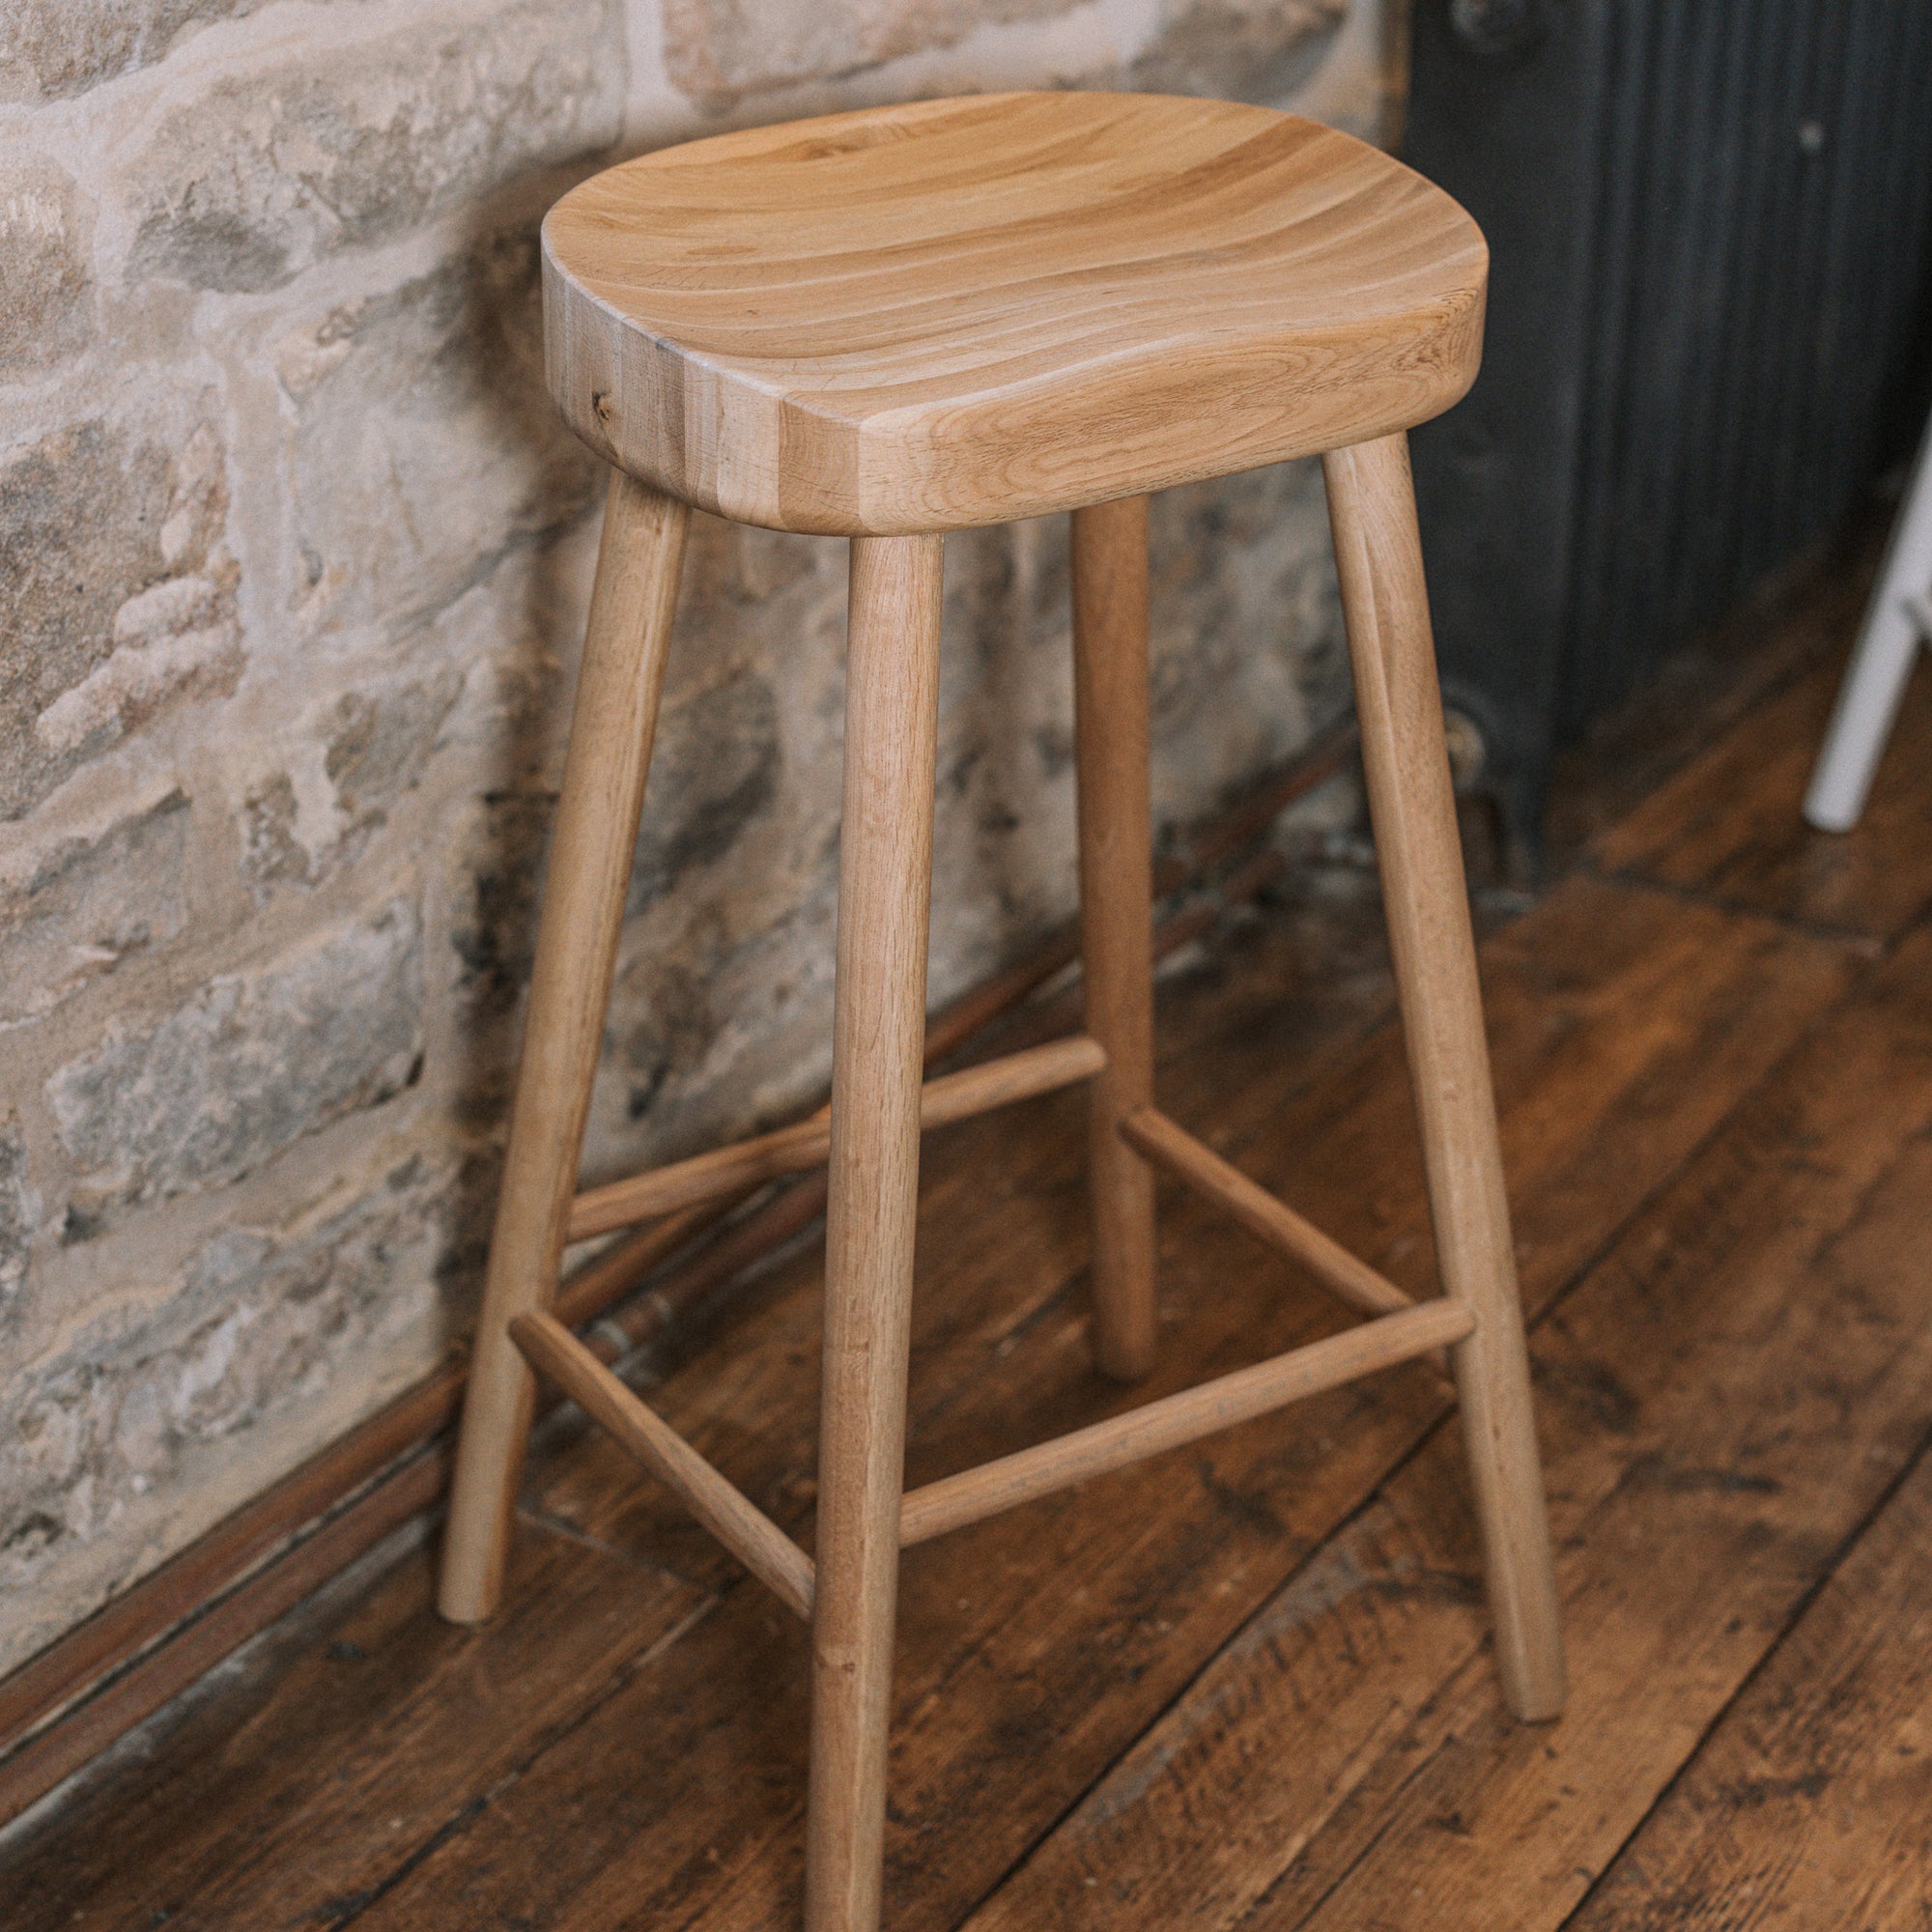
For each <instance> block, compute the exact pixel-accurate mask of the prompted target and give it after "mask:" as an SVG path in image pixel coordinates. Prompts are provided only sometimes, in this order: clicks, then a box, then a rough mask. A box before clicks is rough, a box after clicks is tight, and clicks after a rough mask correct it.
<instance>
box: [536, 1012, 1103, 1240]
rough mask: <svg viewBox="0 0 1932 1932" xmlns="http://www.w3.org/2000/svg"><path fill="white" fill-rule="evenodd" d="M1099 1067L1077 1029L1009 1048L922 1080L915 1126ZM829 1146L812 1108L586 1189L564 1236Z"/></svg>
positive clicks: (1068, 1082)
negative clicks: (788, 1123)
mask: <svg viewBox="0 0 1932 1932" xmlns="http://www.w3.org/2000/svg"><path fill="white" fill-rule="evenodd" d="M1106 1064H1107V1056H1106V1054H1105V1053H1104V1052H1103V1051H1102V1050H1101V1047H1100V1045H1099V1043H1098V1041H1096V1040H1092V1039H1089V1038H1088V1037H1087V1036H1086V1035H1085V1034H1074V1035H1072V1036H1070V1037H1068V1038H1065V1039H1056V1040H1049V1041H1048V1042H1047V1044H1046V1045H1044V1046H1035V1047H1029V1048H1028V1049H1027V1050H1026V1051H1025V1052H1024V1053H1009V1054H1008V1055H1007V1056H1006V1057H1005V1058H1004V1059H1002V1060H989V1061H987V1062H986V1063H985V1065H981V1066H969V1067H967V1068H965V1069H964V1070H963V1071H962V1072H958V1073H948V1074H944V1075H942V1076H941V1077H940V1078H939V1079H937V1080H928V1081H927V1082H926V1083H925V1085H924V1087H923V1088H922V1089H921V1090H920V1099H919V1123H920V1126H921V1127H922V1128H925V1127H943V1126H947V1125H950V1124H951V1123H952V1122H954V1121H964V1120H969V1119H971V1118H972V1116H973V1115H975V1114H983V1113H985V1112H987V1111H988V1110H989V1109H990V1108H993V1107H1004V1106H1008V1105H1009V1104H1010V1103H1011V1102H1013V1101H1015V1100H1028V1099H1031V1098H1032V1097H1033V1096H1034V1095H1035V1094H1051V1093H1052V1092H1054V1090H1055V1089H1056V1088H1061V1087H1070V1086H1072V1085H1073V1084H1074V1082H1075V1081H1079V1080H1091V1079H1092V1078H1093V1077H1094V1074H1096V1073H1097V1072H1099V1071H1100V1069H1101V1068H1102V1067H1103V1066H1105V1065H1106ZM831 1150H832V1122H831V1120H830V1118H829V1117H828V1116H827V1115H825V1114H822V1113H820V1114H814V1115H813V1116H812V1117H811V1119H810V1120H809V1121H801V1122H799V1123H798V1124H797V1125H796V1126H792V1127H781V1128H780V1129H779V1130H778V1131H777V1132H776V1133H771V1134H760V1135H758V1136H757V1138H756V1139H754V1140H748V1141H739V1142H738V1143H737V1144H736V1145H735V1146H732V1147H724V1148H715V1149H713V1150H712V1151H710V1152H708V1153H700V1154H695V1155H694V1156H693V1157H692V1158H691V1159H690V1160H680V1161H677V1162H675V1163H673V1164H672V1165H671V1166H669V1167H659V1168H653V1169H652V1170H651V1172H650V1173H648V1174H635V1175H632V1176H631V1177H630V1178H629V1179H626V1180H613V1181H611V1184H610V1185H609V1186H608V1187H593V1188H591V1189H589V1190H588V1191H587V1192H585V1193H582V1194H580V1195H579V1196H578V1197H577V1198H576V1200H574V1201H573V1202H572V1203H571V1204H570V1223H569V1227H568V1230H567V1233H566V1239H568V1240H572V1241H584V1240H588V1239H589V1238H590V1237H591V1236H593V1235H608V1234H611V1233H612V1232H613V1231H614V1230H616V1229H618V1228H628V1227H631V1226H632V1225H633V1224H634V1223H636V1222H639V1221H648V1220H650V1219H651V1218H652V1217H653V1216H654V1215H658V1214H668V1213H670V1212H672V1211H673V1209H675V1208H690V1207H694V1206H696V1204H697V1203H698V1202H700V1201H714V1200H716V1199H717V1198H718V1197H719V1196H720V1195H725V1194H738V1193H742V1192H744V1191H745V1190H747V1189H748V1188H753V1187H756V1186H759V1185H760V1184H761V1183H763V1182H764V1181H767V1180H777V1179H780V1178H781V1177H782V1176H784V1175H787V1174H803V1173H805V1172H806V1171H807V1170H809V1169H810V1168H814V1167H821V1166H823V1165H824V1163H825V1160H826V1157H827V1155H828V1154H829V1153H830V1152H831Z"/></svg>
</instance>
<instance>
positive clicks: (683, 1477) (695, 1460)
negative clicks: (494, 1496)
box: [510, 1314, 815, 1623]
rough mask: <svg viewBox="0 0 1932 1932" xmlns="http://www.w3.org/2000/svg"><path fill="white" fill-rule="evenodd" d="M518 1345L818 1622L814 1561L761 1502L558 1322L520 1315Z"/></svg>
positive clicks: (757, 1572) (513, 1331) (515, 1328)
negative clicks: (813, 1611) (813, 1613)
mask: <svg viewBox="0 0 1932 1932" xmlns="http://www.w3.org/2000/svg"><path fill="white" fill-rule="evenodd" d="M510 1339H511V1340H512V1341H514V1342H515V1343H516V1345H517V1347H518V1348H519V1349H521V1350H523V1352H524V1356H525V1359H526V1361H528V1363H529V1365H530V1366H531V1367H532V1368H533V1369H536V1370H539V1371H540V1372H541V1373H542V1374H544V1375H547V1376H548V1377H549V1378H551V1380H552V1381H554V1382H555V1383H556V1385H557V1386H558V1387H559V1388H561V1389H562V1390H563V1391H564V1392H565V1393H566V1394H567V1395H569V1396H572V1397H574V1398H575V1400H576V1402H577V1404H578V1406H580V1407H581V1408H582V1410H583V1412H584V1413H585V1414H586V1415H588V1416H589V1417H590V1419H591V1420H592V1421H593V1422H596V1423H598V1424H600V1425H601V1426H602V1427H603V1428H605V1429H606V1430H608V1431H609V1432H610V1434H611V1435H612V1436H614V1437H615V1438H616V1440H617V1442H618V1443H619V1444H620V1446H622V1447H623V1448H624V1449H626V1450H628V1451H629V1452H630V1454H631V1455H633V1456H635V1457H636V1458H637V1460H638V1461H639V1463H642V1464H643V1465H644V1467H645V1468H646V1469H648V1470H649V1471H650V1472H651V1474H652V1475H654V1476H655V1477H657V1479H658V1480H659V1481H660V1482H661V1483H663V1484H664V1485H665V1487H666V1488H667V1489H668V1490H669V1491H671V1492H672V1493H673V1494H674V1495H675V1496H676V1497H677V1499H678V1500H679V1501H680V1502H681V1503H683V1504H684V1506H685V1508H686V1509H688V1510H689V1511H690V1512H691V1513H692V1515H693V1516H695V1517H696V1519H697V1520H698V1521H699V1522H701V1523H702V1524H703V1525H704V1527H705V1528H706V1529H708V1530H709V1531H710V1532H711V1534H712V1535H713V1536H715V1537H716V1538H717V1539H718V1541H719V1542H720V1543H722V1544H723V1545H724V1546H725V1548H726V1549H728V1550H729V1551H730V1552H731V1554H732V1555H733V1556H735V1557H736V1558H737V1559H738V1561H739V1562H741V1563H742V1564H743V1565H744V1566H745V1568H746V1569H747V1570H749V1571H750V1572H751V1573H752V1575H753V1576H754V1577H757V1578H758V1580H759V1581H760V1582H762V1583H764V1584H766V1585H768V1586H769V1587H770V1588H771V1589H772V1590H773V1591H775V1592H776V1593H777V1595H778V1596H779V1598H780V1599H781V1601H782V1602H783V1603H785V1604H786V1605H789V1606H790V1607H791V1608H792V1609H794V1610H796V1611H797V1612H798V1614H799V1615H800V1616H802V1617H803V1618H804V1619H805V1620H806V1622H808V1623H810V1621H811V1595H812V1586H813V1582H814V1577H815V1573H814V1571H813V1568H812V1562H811V1558H810V1557H809V1556H808V1555H807V1554H806V1553H805V1551H804V1550H802V1549H801V1548H799V1547H798V1545H797V1544H795V1543H794V1542H793V1541H792V1540H791V1538H790V1537H788V1536H787V1535H786V1534H785V1533H784V1531H783V1530H781V1528H780V1527H779V1526H778V1524H777V1523H775V1522H774V1521H773V1520H771V1518H770V1517H768V1516H767V1515H766V1514H765V1513H764V1511H763V1510H761V1509H760V1508H759V1507H758V1506H757V1504H756V1503H754V1502H753V1501H752V1499H751V1498H750V1497H749V1496H748V1495H746V1494H745V1492H743V1491H742V1490H740V1489H739V1488H738V1487H737V1486H736V1485H735V1484H733V1483H730V1482H728V1481H726V1479H725V1477H724V1476H722V1475H720V1474H719V1472H718V1471H717V1470H716V1469H715V1468H713V1467H712V1466H711V1464H710V1463H707V1462H706V1461H705V1460H704V1458H703V1457H702V1456H700V1455H699V1454H698V1453H697V1451H696V1449H694V1448H693V1447H692V1446H691V1444H690V1443H689V1442H687V1441H686V1440H685V1439H684V1437H683V1436H682V1435H679V1434H678V1433H677V1431H676V1430H674V1429H673V1428H672V1427H671V1426H670V1424H669V1423H668V1422H666V1421H665V1420H664V1419H663V1418H662V1417H661V1416H659V1415H658V1414H657V1413H656V1412H655V1411H654V1410H652V1409H651V1408H650V1407H648V1406H646V1405H645V1404H644V1403H642V1402H640V1401H639V1399H638V1398H637V1396H635V1395H634V1394H633V1393H632V1392H631V1391H630V1390H629V1389H628V1388H626V1387H625V1386H624V1384H623V1383H622V1382H621V1381H619V1380H618V1379H617V1378H616V1377H615V1376H613V1375H612V1374H611V1371H610V1370H609V1369H607V1368H606V1367H605V1366H604V1364H603V1363H602V1362H600V1361H599V1360H598V1359H597V1357H596V1356H595V1355H593V1354H592V1353H591V1352H590V1350H588V1349H586V1348H585V1347H584V1346H583V1344H582V1342H580V1341H579V1340H578V1339H577V1337H576V1336H575V1335H573V1334H572V1333H571V1332H570V1330H569V1329H568V1328H566V1327H565V1326H564V1325H563V1323H562V1322H561V1321H557V1319H556V1318H555V1317H554V1316H553V1315H544V1314H535V1315H520V1316H519V1317H518V1318H517V1319H516V1321H512V1322H511V1323H510Z"/></svg>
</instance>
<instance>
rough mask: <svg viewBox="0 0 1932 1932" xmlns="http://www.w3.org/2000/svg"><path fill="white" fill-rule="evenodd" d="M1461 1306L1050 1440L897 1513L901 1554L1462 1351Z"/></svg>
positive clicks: (1446, 1305)
mask: <svg viewBox="0 0 1932 1932" xmlns="http://www.w3.org/2000/svg"><path fill="white" fill-rule="evenodd" d="M1475 1325H1476V1324H1475V1318H1474V1317H1473V1316H1472V1315H1471V1314H1470V1313H1469V1311H1468V1309H1467V1308H1465V1307H1464V1306H1463V1303H1461V1302H1460V1301H1447V1300H1442V1301H1425V1302H1420V1303H1418V1304H1416V1305H1415V1306H1414V1307H1411V1308H1409V1309H1407V1310H1406V1311H1405V1312H1404V1313H1402V1314H1400V1315H1384V1316H1382V1317H1381V1318H1380V1319H1379V1320H1378V1321H1367V1322H1364V1323H1363V1324H1362V1326H1360V1327H1359V1328H1350V1329H1349V1330H1347V1331H1346V1332H1345V1333H1343V1334H1340V1335H1331V1336H1329V1337H1328V1338H1327V1339H1326V1340H1325V1341H1321V1342H1314V1343H1311V1344H1310V1345H1309V1346H1308V1347H1307V1348H1305V1349H1294V1350H1290V1351H1289V1353H1287V1354H1285V1355H1276V1356H1274V1357H1273V1358H1272V1359H1271V1360H1269V1361H1265V1362H1257V1363H1256V1364H1255V1366H1254V1367H1253V1368H1250V1369H1236V1371H1235V1372H1234V1374H1232V1375H1227V1376H1222V1377H1219V1378H1217V1379H1216V1380H1214V1381H1211V1382H1203V1383H1202V1384H1201V1385H1200V1386H1199V1387H1198V1388H1191V1389H1183V1390H1182V1391H1181V1392H1180V1393H1179V1394H1178V1395H1170V1396H1163V1397H1162V1398H1161V1399H1160V1400H1159V1401H1158V1402H1151V1403H1148V1404H1146V1405H1144V1406H1142V1407H1140V1408H1134V1409H1129V1410H1128V1411H1127V1412H1126V1414H1124V1415H1116V1416H1110V1417H1109V1418H1108V1419H1107V1420H1106V1421H1105V1422H1096V1423H1094V1425H1093V1426H1092V1427H1091V1428H1088V1429H1076V1430H1075V1431H1073V1433H1072V1434H1071V1435H1060V1436H1056V1437H1055V1438H1054V1439H1053V1440H1052V1441H1051V1442H1042V1443H1040V1444H1038V1445H1037V1447H1035V1448H1032V1449H1022V1450H1020V1451H1019V1452H1018V1453H1017V1454H1015V1455H1011V1456H1002V1457H1000V1458H999V1459H998V1460H997V1461H995V1462H991V1463H980V1466H979V1467H978V1468H977V1469H965V1470H962V1471H961V1472H960V1473H959V1474H958V1475H956V1476H947V1477H945V1478H943V1479H942V1480H941V1481H939V1482H936V1483H928V1484H926V1485H925V1487H924V1488H923V1489H919V1490H914V1491H913V1492H911V1493H910V1494H909V1495H907V1496H906V1497H905V1499H904V1500H903V1501H902V1502H901V1503H900V1505H899V1545H900V1547H901V1548H905V1547H907V1546H909V1545H911V1544H915V1543H923V1542H925V1541H926V1540H927V1538H929V1537H934V1536H943V1535H944V1534H945V1533H946V1532H947V1531H948V1530H950V1529H959V1528H962V1527H963V1526H964V1525H965V1524H967V1523H969V1522H978V1521H979V1520H980V1518H982V1517H988V1516H995V1515H997V1514H998V1513H999V1512H1000V1511H1001V1510H1005V1509H1010V1508H1012V1507H1013V1505H1014V1504H1015V1503H1024V1502H1031V1501H1033V1500H1034V1498H1035V1497H1037V1496H1045V1495H1051V1494H1052V1493H1053V1492H1054V1491H1055V1490H1064V1489H1067V1488H1070V1487H1071V1486H1072V1485H1073V1484H1075V1483H1081V1482H1085V1481H1086V1480H1087V1478H1088V1477H1090V1476H1098V1475H1102V1474H1104V1473H1105V1472H1106V1471H1107V1470H1109V1469H1120V1468H1124V1467H1125V1466H1126V1465H1127V1464H1128V1463H1138V1462H1140V1461H1141V1460H1142V1458H1143V1457H1147V1456H1157V1455H1159V1454H1160V1453H1161V1452H1162V1451H1163V1450H1166V1449H1178V1448H1179V1447H1180V1446H1181V1445H1182V1444H1183V1443H1187V1442H1192V1441H1194V1440H1195V1439H1196V1438H1197V1437H1199V1436H1203V1435H1213V1434H1214V1433H1215V1432H1216V1431H1217V1430H1222V1429H1229V1428H1232V1427H1233V1426H1234V1425H1235V1424H1236V1423H1237V1422H1249V1421H1252V1420H1253V1419H1254V1418H1255V1417H1256V1416H1258V1415H1266V1414H1267V1413H1268V1412H1269V1411H1270V1410H1271V1409H1276V1408H1281V1407H1283V1406H1286V1405H1287V1404H1289V1403H1291V1402H1297V1401H1299V1400H1300V1399H1301V1398H1302V1397H1303V1396H1310V1395H1316V1394H1319V1393H1320V1392H1321V1390H1323V1389H1329V1388H1335V1387H1338V1386H1339V1385H1340V1384H1342V1383H1343V1382H1351V1381H1354V1380H1355V1379H1357V1378H1359V1377H1362V1376H1366V1375H1373V1374H1374V1373H1375V1372H1376V1371H1377V1370H1378V1369H1386V1368H1393V1367H1394V1366H1395V1364H1396V1363H1398V1362H1406V1361H1407V1360H1409V1359H1410V1357H1412V1356H1415V1355H1423V1354H1427V1353H1428V1352H1429V1351H1430V1350H1432V1349H1440V1348H1443V1347H1445V1346H1446V1345H1447V1344H1449V1343H1451V1342H1460V1341H1461V1340H1462V1339H1463V1336H1464V1335H1466V1334H1468V1333H1469V1331H1470V1330H1471V1329H1472V1328H1473V1327H1474V1326H1475Z"/></svg>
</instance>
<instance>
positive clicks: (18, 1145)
mask: <svg viewBox="0 0 1932 1932" xmlns="http://www.w3.org/2000/svg"><path fill="white" fill-rule="evenodd" d="M37 1206H38V1204H37V1202H36V1201H35V1198H34V1194H33V1190H32V1189H31V1188H29V1187H28V1185H27V1150H26V1146H25V1144H24V1142H22V1140H21V1138H20V1117H19V1115H17V1114H16V1113H14V1112H13V1111H12V1110H11V1109H10V1110H9V1111H8V1112H7V1113H6V1114H4V1115H0V1336H4V1335H6V1334H7V1332H8V1331H9V1330H10V1329H11V1328H12V1327H13V1326H14V1321H15V1318H16V1316H17V1314H18V1311H19V1307H20V1290H21V1287H22V1285H23V1284H24V1283H25V1281H26V1279H27V1244H28V1242H29V1241H31V1240H32V1239H33V1236H34V1230H35V1228H36V1226H37V1225H38V1224H39V1218H40V1217H39V1215H38V1213H37V1212H36V1208H37ZM4 1535H5V1532H4V1531H0V1539H4Z"/></svg>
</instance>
